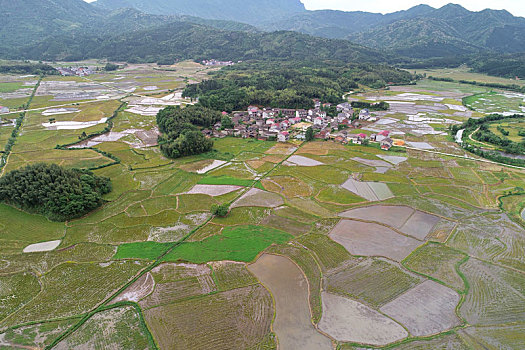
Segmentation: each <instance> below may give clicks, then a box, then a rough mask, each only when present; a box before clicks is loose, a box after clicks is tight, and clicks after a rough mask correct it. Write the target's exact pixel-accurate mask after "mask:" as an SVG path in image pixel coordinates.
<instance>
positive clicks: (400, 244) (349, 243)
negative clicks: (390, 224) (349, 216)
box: [330, 220, 422, 261]
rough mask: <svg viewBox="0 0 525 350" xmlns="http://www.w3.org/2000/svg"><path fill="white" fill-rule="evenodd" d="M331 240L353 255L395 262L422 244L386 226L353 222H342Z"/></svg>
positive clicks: (333, 231)
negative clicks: (382, 258)
mask: <svg viewBox="0 0 525 350" xmlns="http://www.w3.org/2000/svg"><path fill="white" fill-rule="evenodd" d="M330 238H332V239H333V240H334V241H336V242H337V243H339V244H341V245H342V246H343V247H345V248H346V250H348V252H349V253H350V254H352V255H362V256H383V257H387V258H390V259H392V260H395V261H401V260H403V259H404V258H406V257H407V256H408V255H409V254H410V253H411V252H412V251H413V250H414V249H416V248H417V247H418V246H419V245H421V244H422V243H421V242H419V241H417V240H415V239H413V238H409V237H406V236H403V235H400V234H399V233H397V232H395V231H394V230H392V229H389V228H387V227H385V226H381V225H378V224H374V223H365V222H360V221H353V220H341V222H340V223H339V224H337V226H336V227H334V229H333V230H332V232H330Z"/></svg>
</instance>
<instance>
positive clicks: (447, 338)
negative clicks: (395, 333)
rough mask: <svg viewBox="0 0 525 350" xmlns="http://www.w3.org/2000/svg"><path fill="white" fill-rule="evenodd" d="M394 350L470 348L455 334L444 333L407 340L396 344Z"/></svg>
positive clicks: (460, 349) (466, 349)
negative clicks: (429, 337)
mask: <svg viewBox="0 0 525 350" xmlns="http://www.w3.org/2000/svg"><path fill="white" fill-rule="evenodd" d="M395 349H396V350H435V349H440V350H471V349H472V347H469V346H468V345H467V344H466V343H465V342H464V341H463V340H462V339H461V338H460V337H458V336H457V334H454V333H453V334H445V335H442V336H439V337H435V338H431V339H426V340H417V341H412V342H407V343H404V344H402V345H399V346H396V347H395Z"/></svg>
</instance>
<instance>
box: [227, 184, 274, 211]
mask: <svg viewBox="0 0 525 350" xmlns="http://www.w3.org/2000/svg"><path fill="white" fill-rule="evenodd" d="M283 204H284V200H283V198H282V197H281V196H280V195H278V194H276V193H272V192H267V191H263V190H260V189H258V188H252V189H250V190H249V191H248V192H246V193H245V194H244V195H243V196H242V197H241V198H239V199H238V200H237V201H235V203H233V204H232V208H237V207H266V208H276V207H279V206H281V205H283Z"/></svg>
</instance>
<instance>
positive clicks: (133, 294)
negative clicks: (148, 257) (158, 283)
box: [112, 272, 155, 303]
mask: <svg viewBox="0 0 525 350" xmlns="http://www.w3.org/2000/svg"><path fill="white" fill-rule="evenodd" d="M154 290H155V280H154V279H153V276H152V275H151V273H149V272H148V273H146V274H144V275H142V276H141V277H140V278H139V279H138V280H137V281H136V282H135V283H133V284H132V285H130V286H129V287H128V288H126V289H125V290H124V291H123V292H122V293H121V294H120V295H119V296H118V297H116V298H115V299H114V300H113V301H112V303H117V302H119V301H133V302H138V301H139V300H141V299H143V298H145V297H147V296H148V295H150V294H151V293H153V291H154Z"/></svg>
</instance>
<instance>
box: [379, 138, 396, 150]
mask: <svg viewBox="0 0 525 350" xmlns="http://www.w3.org/2000/svg"><path fill="white" fill-rule="evenodd" d="M380 144H381V149H383V150H385V151H388V150H389V149H390V148H392V145H393V144H394V141H393V140H392V139H391V138H390V137H387V138H386V139H384V140H382V141H381V142H380Z"/></svg>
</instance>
